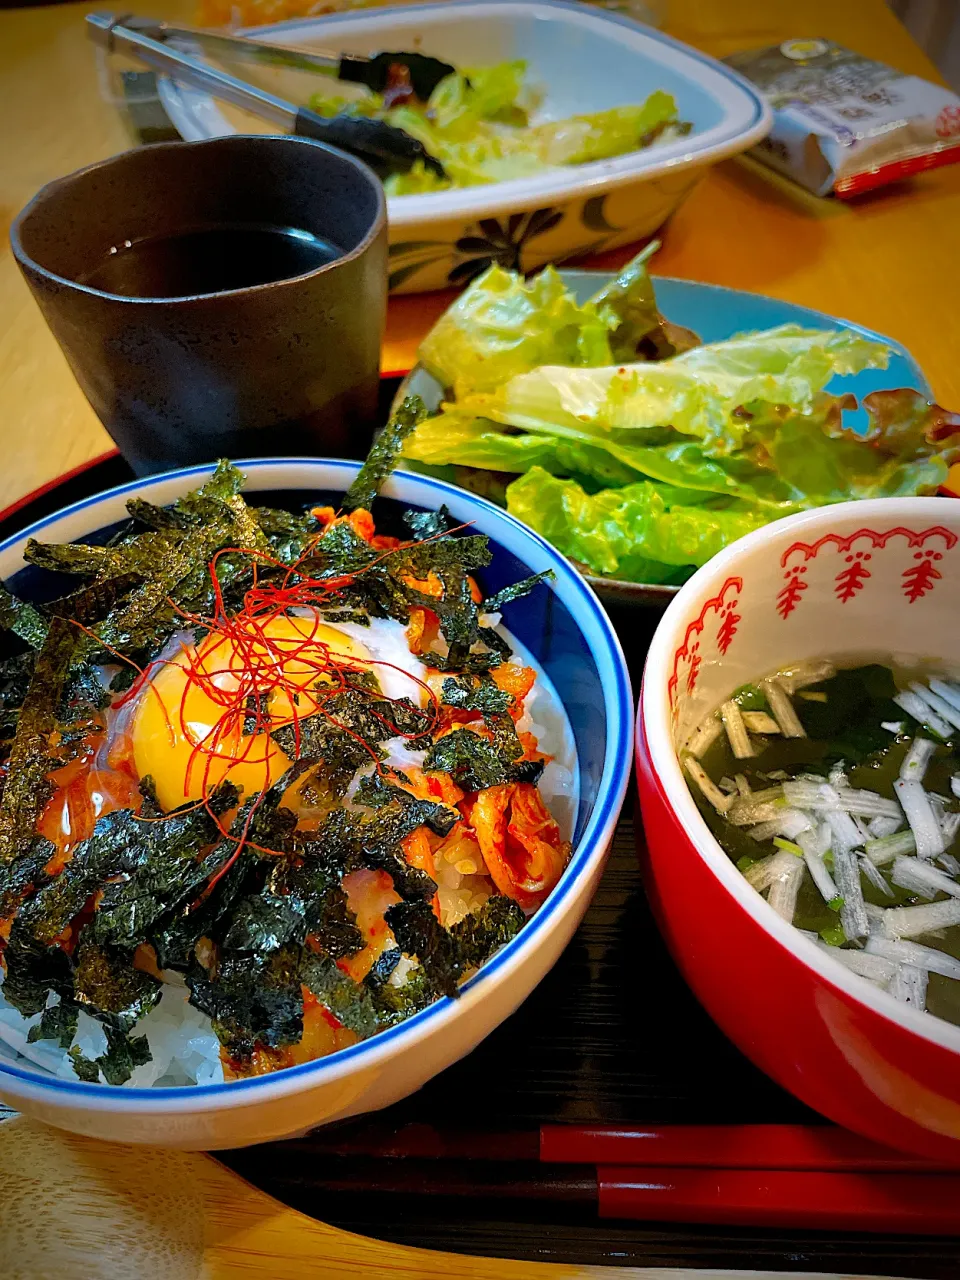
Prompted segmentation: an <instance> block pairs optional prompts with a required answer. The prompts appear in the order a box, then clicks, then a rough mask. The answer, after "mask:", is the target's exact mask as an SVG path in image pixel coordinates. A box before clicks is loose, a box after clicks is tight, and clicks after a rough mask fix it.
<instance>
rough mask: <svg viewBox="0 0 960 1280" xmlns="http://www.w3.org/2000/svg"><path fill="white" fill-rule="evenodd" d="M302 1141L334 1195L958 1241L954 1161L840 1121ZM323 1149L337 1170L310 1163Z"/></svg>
mask: <svg viewBox="0 0 960 1280" xmlns="http://www.w3.org/2000/svg"><path fill="white" fill-rule="evenodd" d="M298 1145H299V1147H300V1151H301V1152H302V1153H303V1154H304V1155H305V1156H306V1157H307V1158H308V1159H309V1160H310V1162H311V1166H312V1169H313V1170H314V1172H312V1174H311V1181H312V1182H313V1184H314V1186H317V1185H318V1184H319V1183H320V1182H322V1183H325V1184H326V1185H327V1186H328V1187H329V1189H330V1190H345V1189H347V1188H348V1187H349V1188H350V1189H352V1190H362V1189H364V1187H366V1188H367V1189H369V1191H370V1192H371V1193H374V1192H378V1193H381V1194H407V1195H410V1194H414V1195H439V1196H447V1197H462V1196H465V1195H469V1196H477V1197H481V1198H482V1197H500V1198H504V1197H506V1198H510V1199H516V1198H519V1197H524V1198H527V1199H532V1200H555V1201H565V1202H567V1203H580V1204H584V1205H592V1206H594V1207H595V1210H596V1212H597V1214H598V1216H599V1217H600V1218H608V1219H612V1218H618V1219H627V1220H632V1221H643V1222H688V1223H711V1224H726V1225H729V1226H755V1227H759V1226H765V1227H780V1228H788V1229H795V1228H800V1229H804V1230H825V1231H842V1230H846V1231H873V1232H878V1231H882V1232H891V1233H899V1234H914V1235H916V1234H932V1235H954V1234H957V1235H960V1167H957V1168H952V1167H951V1168H948V1167H945V1166H941V1165H933V1164H931V1163H929V1162H925V1161H923V1160H921V1159H919V1158H918V1157H914V1156H908V1155H903V1154H901V1153H900V1152H898V1151H893V1150H891V1149H889V1148H886V1147H882V1146H880V1145H879V1144H877V1143H875V1142H870V1141H869V1140H868V1139H866V1138H860V1137H858V1136H857V1135H856V1134H853V1133H849V1132H847V1131H846V1130H844V1129H839V1128H836V1127H834V1126H832V1125H823V1126H815V1125H664V1126H650V1127H649V1128H648V1127H644V1128H626V1127H618V1126H601V1125H598V1126H575V1125H543V1126H541V1128H540V1129H539V1130H534V1131H529V1130H528V1131H514V1132H508V1133H480V1132H475V1131H473V1132H459V1133H458V1132H449V1131H442V1130H438V1129H435V1128H433V1127H432V1126H430V1125H424V1124H409V1125H404V1126H401V1127H400V1128H396V1127H391V1126H387V1125H384V1124H383V1122H382V1121H374V1122H372V1123H369V1124H366V1125H363V1126H362V1127H359V1128H358V1127H351V1128H350V1129H346V1130H340V1131H337V1130H333V1131H323V1130H321V1131H319V1132H317V1133H316V1134H313V1135H311V1137H310V1138H309V1139H306V1140H305V1141H302V1142H301V1143H300V1144H298ZM324 1155H325V1156H332V1157H336V1158H337V1159H336V1161H335V1163H336V1166H337V1167H336V1168H333V1167H332V1166H331V1167H329V1168H327V1167H325V1166H324V1162H323V1161H322V1160H321V1161H317V1160H316V1157H317V1156H324ZM544 1166H549V1168H545V1167H544Z"/></svg>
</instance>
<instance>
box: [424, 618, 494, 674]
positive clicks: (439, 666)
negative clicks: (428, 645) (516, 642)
mask: <svg viewBox="0 0 960 1280" xmlns="http://www.w3.org/2000/svg"><path fill="white" fill-rule="evenodd" d="M477 643H479V644H482V645H483V646H484V648H483V649H481V650H477V648H476V644H477ZM509 657H510V646H509V644H507V642H506V640H504V638H503V636H502V635H500V633H499V632H498V631H494V629H493V628H492V627H479V628H478V629H477V637H476V641H475V642H474V645H473V646H472V648H471V651H470V652H469V653H467V654H463V653H462V652H457V653H454V652H453V651H452V650H451V652H450V653H449V654H448V655H447V656H446V657H442V656H441V655H440V654H439V653H421V654H420V655H419V660H420V661H421V662H422V663H423V664H424V666H426V667H433V668H434V670H436V671H450V672H455V673H457V674H464V675H483V674H484V673H485V672H489V671H491V670H492V669H493V668H494V667H499V666H500V664H501V663H502V662H504V660H505V659H507V658H509Z"/></svg>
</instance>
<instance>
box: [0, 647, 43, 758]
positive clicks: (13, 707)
mask: <svg viewBox="0 0 960 1280" xmlns="http://www.w3.org/2000/svg"><path fill="white" fill-rule="evenodd" d="M36 661H37V654H36V651H35V650H33V649H27V650H26V651H25V652H24V653H18V654H15V655H14V656H13V657H10V658H5V659H4V660H3V661H2V662H0V726H2V727H0V733H2V735H3V736H4V737H7V738H12V737H13V735H14V733H15V732H16V728H17V717H18V716H19V714H20V708H21V706H22V705H23V700H24V698H25V697H26V696H27V690H28V689H29V688H30V681H31V679H32V678H33V670H34V667H35V666H36Z"/></svg>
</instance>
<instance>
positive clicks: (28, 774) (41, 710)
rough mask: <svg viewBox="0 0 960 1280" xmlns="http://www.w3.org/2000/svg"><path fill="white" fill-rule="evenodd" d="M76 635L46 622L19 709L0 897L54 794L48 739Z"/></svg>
mask: <svg viewBox="0 0 960 1280" xmlns="http://www.w3.org/2000/svg"><path fill="white" fill-rule="evenodd" d="M78 634H79V632H78V631H77V629H76V627H73V626H71V625H70V623H69V622H67V621H65V620H64V619H62V618H54V619H53V620H52V621H51V623H50V628H49V630H48V632H47V635H46V639H45V640H44V642H43V647H42V648H41V650H40V652H39V653H38V654H37V661H36V665H35V667H34V669H33V675H32V677H31V680H30V686H29V689H28V691H27V695H26V697H25V698H24V701H23V705H22V707H21V708H20V714H19V716H18V719H17V731H16V736H15V737H14V740H13V746H12V748H11V750H10V759H9V764H8V770H7V780H6V784H5V786H4V789H3V797H2V799H0V892H2V891H3V889H5V888H6V884H5V882H4V877H3V870H4V867H5V866H9V864H10V863H12V862H14V861H15V860H16V859H17V858H19V857H21V856H22V855H23V854H25V853H26V852H27V850H28V849H29V847H30V845H31V842H32V840H33V834H34V831H35V829H36V824H37V819H38V817H39V816H40V810H41V809H42V808H43V805H44V803H45V801H46V800H47V799H48V798H49V796H50V795H51V793H52V791H53V787H52V786H51V784H50V782H49V780H48V778H47V775H48V773H50V771H51V769H52V768H54V767H56V763H57V762H56V761H55V760H52V759H51V754H50V753H51V749H52V742H51V739H52V737H53V734H54V731H55V730H56V728H57V717H56V712H57V708H58V707H59V705H60V698H61V695H62V693H63V685H64V681H65V679H66V674H67V669H68V668H69V666H70V663H71V660H72V658H73V654H74V651H75V649H76V646H77V636H78Z"/></svg>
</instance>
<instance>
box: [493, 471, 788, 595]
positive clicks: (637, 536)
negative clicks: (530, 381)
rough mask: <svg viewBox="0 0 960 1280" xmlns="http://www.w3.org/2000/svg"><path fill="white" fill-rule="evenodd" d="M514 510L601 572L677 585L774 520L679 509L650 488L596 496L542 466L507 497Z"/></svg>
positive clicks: (745, 511)
mask: <svg viewBox="0 0 960 1280" xmlns="http://www.w3.org/2000/svg"><path fill="white" fill-rule="evenodd" d="M507 510H508V511H510V513H511V514H512V515H515V516H517V517H518V519H520V520H523V521H524V523H526V524H528V525H530V527H531V528H533V529H536V531H537V532H538V533H540V534H542V535H543V536H544V537H545V538H548V539H549V540H550V541H551V542H552V543H553V544H554V546H556V547H557V548H558V549H559V550H560V551H562V552H563V553H564V555H567V556H569V557H570V558H571V559H573V560H577V561H579V562H580V563H581V564H584V565H586V566H587V567H588V568H589V569H591V570H592V571H593V572H594V573H600V574H605V575H607V576H609V577H615V578H624V579H627V580H632V581H638V582H677V581H681V580H682V579H683V578H684V577H686V576H689V575H688V572H678V570H680V571H683V570H687V571H688V570H690V569H691V568H693V567H698V566H700V565H702V564H705V563H706V562H707V560H709V559H710V557H711V556H713V555H716V553H717V552H718V551H720V550H722V549H723V548H724V547H725V546H728V545H729V544H730V543H731V542H733V541H734V540H735V539H737V538H740V537H742V536H743V535H744V534H745V533H750V532H751V531H752V530H753V529H756V528H759V527H760V525H762V524H765V523H766V521H767V519H768V516H767V513H766V512H763V511H761V510H759V509H757V508H755V507H750V506H748V505H747V504H746V503H743V502H736V501H734V502H729V503H726V504H725V505H721V506H719V507H713V506H697V507H690V506H684V505H680V504H678V505H672V504H671V500H670V494H669V492H667V493H666V494H665V492H664V491H663V489H662V487H661V486H659V485H656V484H652V483H651V482H650V481H641V482H640V483H639V484H633V485H627V486H625V487H624V488H622V489H606V490H604V491H602V492H601V493H598V494H594V495H590V494H587V493H584V491H583V489H581V488H580V486H579V485H578V484H577V483H576V482H575V481H573V480H559V479H557V478H556V477H555V476H551V475H549V474H548V473H547V472H546V471H543V470H542V469H541V468H539V467H534V468H533V469H532V470H531V471H529V472H527V474H526V475H524V476H521V477H520V478H519V479H518V480H515V481H514V482H513V484H512V485H511V486H510V487H509V489H508V490H507Z"/></svg>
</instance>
